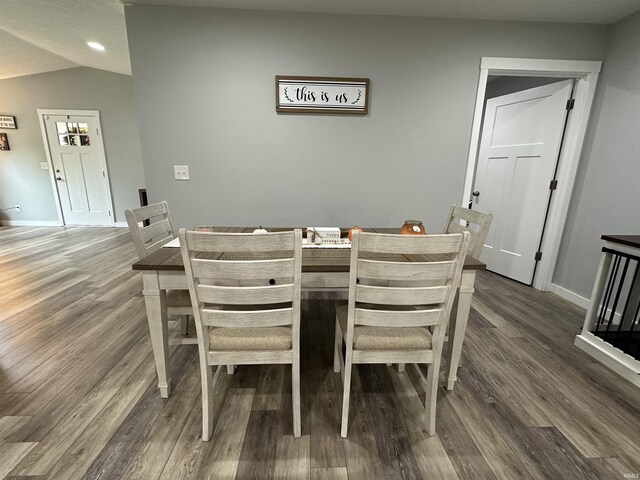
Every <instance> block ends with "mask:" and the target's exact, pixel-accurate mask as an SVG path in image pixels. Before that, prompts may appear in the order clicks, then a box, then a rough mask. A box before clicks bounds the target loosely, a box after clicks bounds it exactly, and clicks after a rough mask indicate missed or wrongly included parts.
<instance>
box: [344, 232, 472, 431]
mask: <svg viewBox="0 0 640 480" xmlns="http://www.w3.org/2000/svg"><path fill="white" fill-rule="evenodd" d="M469 237H470V234H469V233H468V232H463V233H458V234H451V235H385V234H375V233H360V232H354V235H353V240H352V243H351V266H350V276H349V302H348V304H347V305H342V306H338V307H337V308H336V340H335V347H334V370H335V371H336V372H338V371H342V369H344V372H343V381H344V390H343V402H342V425H341V431H340V434H341V435H342V437H346V436H347V425H348V418H349V392H350V388H351V369H352V365H353V364H358V363H386V364H389V363H412V364H416V365H417V364H420V363H424V364H428V365H429V366H428V371H427V378H426V380H424V378H423V383H424V388H425V392H426V400H425V412H426V428H427V432H428V433H429V435H435V425H436V412H435V410H436V398H437V391H438V371H439V369H440V360H441V356H442V346H443V343H444V336H445V330H446V327H447V324H448V322H449V315H450V313H451V307H452V304H453V300H454V296H455V293H456V288H457V286H458V285H459V283H460V276H461V274H462V265H463V263H464V258H465V255H466V251H467V248H468V245H469ZM408 258H411V260H416V261H408V260H407V259H408ZM430 328H431V329H432V330H431V331H430ZM343 339H344V341H345V346H346V347H345V351H346V354H345V357H344V358H343V356H342V340H343ZM418 372H420V375H421V376H422V372H421V370H419V369H418ZM422 377H423V376H422Z"/></svg>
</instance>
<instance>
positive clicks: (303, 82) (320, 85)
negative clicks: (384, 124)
mask: <svg viewBox="0 0 640 480" xmlns="http://www.w3.org/2000/svg"><path fill="white" fill-rule="evenodd" d="M276 112H279V113H330V114H336V115H341V114H350V115H366V114H367V113H369V79H368V78H336V77H295V76H287V75H276Z"/></svg>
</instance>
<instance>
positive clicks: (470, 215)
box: [444, 205, 493, 259]
mask: <svg viewBox="0 0 640 480" xmlns="http://www.w3.org/2000/svg"><path fill="white" fill-rule="evenodd" d="M492 220H493V215H492V214H490V213H482V212H478V211H476V210H471V209H469V208H464V207H459V206H457V205H451V210H450V211H449V217H448V218H447V228H446V230H445V232H444V233H462V232H469V234H470V235H471V240H470V241H469V255H471V256H472V257H473V258H475V259H479V258H480V254H481V253H482V248H483V247H484V241H485V240H486V238H487V234H488V233H489V227H491V221H492ZM463 223H464V225H463Z"/></svg>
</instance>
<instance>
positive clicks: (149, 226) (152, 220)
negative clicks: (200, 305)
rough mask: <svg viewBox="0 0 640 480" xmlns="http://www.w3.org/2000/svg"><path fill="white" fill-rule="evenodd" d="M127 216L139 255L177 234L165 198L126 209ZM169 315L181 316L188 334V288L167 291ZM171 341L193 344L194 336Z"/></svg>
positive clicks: (149, 251) (140, 256) (166, 241)
mask: <svg viewBox="0 0 640 480" xmlns="http://www.w3.org/2000/svg"><path fill="white" fill-rule="evenodd" d="M124 216H125V218H126V219H127V224H128V225H129V231H130V232H131V238H132V239H133V245H134V246H135V249H136V252H137V253H138V257H139V258H144V257H146V256H147V255H149V254H150V253H153V252H155V251H156V250H158V249H159V248H161V247H162V246H163V245H165V244H166V243H168V242H170V241H171V240H173V239H174V238H176V236H177V234H176V230H175V228H174V226H173V222H172V220H171V213H170V212H169V205H168V204H167V202H165V201H162V202H159V203H154V204H152V205H147V206H145V207H140V208H134V209H132V210H125V211H124ZM167 315H177V316H179V317H180V321H181V322H182V332H183V334H184V335H187V334H188V325H189V324H188V321H189V319H188V316H189V315H193V310H192V308H191V299H190V298H189V290H167ZM171 343H179V344H185V343H186V344H194V343H195V339H193V338H182V339H171Z"/></svg>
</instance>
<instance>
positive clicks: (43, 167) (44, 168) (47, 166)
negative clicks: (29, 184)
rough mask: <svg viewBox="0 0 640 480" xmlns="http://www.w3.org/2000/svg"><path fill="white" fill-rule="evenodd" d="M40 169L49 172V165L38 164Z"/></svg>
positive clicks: (45, 163) (44, 163)
mask: <svg viewBox="0 0 640 480" xmlns="http://www.w3.org/2000/svg"><path fill="white" fill-rule="evenodd" d="M40 168H41V169H42V170H49V164H48V163H47V162H40Z"/></svg>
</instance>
